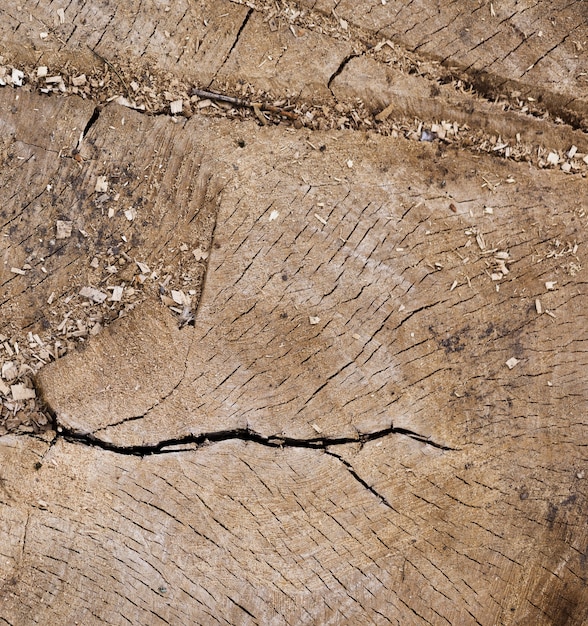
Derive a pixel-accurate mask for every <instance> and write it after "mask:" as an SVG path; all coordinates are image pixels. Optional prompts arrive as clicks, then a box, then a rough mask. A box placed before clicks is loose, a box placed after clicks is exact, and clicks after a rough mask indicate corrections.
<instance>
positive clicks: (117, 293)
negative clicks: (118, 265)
mask: <svg viewBox="0 0 588 626" xmlns="http://www.w3.org/2000/svg"><path fill="white" fill-rule="evenodd" d="M123 291H124V287H121V286H120V285H117V286H116V287H113V288H112V295H111V296H110V298H109V300H110V301H111V302H120V301H121V300H122V296H123Z"/></svg>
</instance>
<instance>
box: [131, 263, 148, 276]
mask: <svg viewBox="0 0 588 626" xmlns="http://www.w3.org/2000/svg"><path fill="white" fill-rule="evenodd" d="M135 263H136V264H137V267H138V268H139V271H140V272H141V273H142V274H150V273H151V270H150V269H149V266H148V265H147V264H146V263H142V262H141V261H135Z"/></svg>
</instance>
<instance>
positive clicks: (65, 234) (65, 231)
mask: <svg viewBox="0 0 588 626" xmlns="http://www.w3.org/2000/svg"><path fill="white" fill-rule="evenodd" d="M71 228H72V223H71V222H68V221H66V220H57V221H56V222H55V230H56V234H55V238H56V239H68V238H69V237H71Z"/></svg>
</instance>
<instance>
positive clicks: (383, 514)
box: [0, 0, 588, 626]
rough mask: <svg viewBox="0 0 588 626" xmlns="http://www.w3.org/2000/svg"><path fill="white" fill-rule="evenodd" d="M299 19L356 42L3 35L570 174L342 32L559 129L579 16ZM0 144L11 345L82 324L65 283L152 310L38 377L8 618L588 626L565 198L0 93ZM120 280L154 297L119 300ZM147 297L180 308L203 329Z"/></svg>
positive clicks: (478, 163)
mask: <svg viewBox="0 0 588 626" xmlns="http://www.w3.org/2000/svg"><path fill="white" fill-rule="evenodd" d="M297 4H298V6H300V7H302V6H305V7H309V6H313V7H314V9H316V11H318V12H323V13H325V14H330V15H331V16H332V17H333V19H334V20H337V21H338V20H339V19H340V18H343V19H345V20H348V27H349V31H350V32H349V33H348V37H342V38H341V39H335V37H334V36H333V37H331V36H329V35H328V34H327V31H325V32H321V31H320V29H319V28H316V29H314V30H313V29H312V28H311V27H310V25H309V24H308V21H307V23H306V25H307V26H308V30H305V29H303V28H300V27H299V25H298V22H296V21H295V20H294V22H293V30H292V29H290V28H289V26H290V23H289V21H288V20H287V19H285V18H284V15H286V14H280V15H281V17H279V19H276V20H275V21H274V22H272V24H270V23H269V21H270V15H271V11H273V10H274V9H273V7H269V5H268V6H265V5H264V6H263V7H261V6H260V7H259V8H258V9H251V7H248V6H244V5H239V4H237V3H235V2H228V1H222V2H216V3H214V2H190V3H188V2H176V3H170V4H169V7H167V5H163V4H161V3H157V2H130V3H125V4H124V5H122V4H118V5H117V4H112V3H109V2H106V1H98V2H88V1H86V2H83V1H79V2H72V3H70V4H69V5H68V6H67V7H66V8H65V13H64V16H65V19H64V20H63V24H61V23H60V20H59V19H58V18H59V16H58V14H57V7H56V6H55V5H54V4H53V3H47V2H40V3H32V2H23V3H21V4H19V6H21V7H22V9H18V8H16V7H14V6H7V5H4V6H1V7H0V16H1V17H2V18H3V19H2V20H0V35H1V41H2V43H1V44H0V45H1V46H2V48H1V49H0V54H2V55H6V56H7V62H10V63H16V62H17V61H18V62H22V63H26V64H28V67H35V66H37V65H39V64H45V65H50V66H52V67H51V69H53V68H55V69H56V71H61V70H62V69H63V70H64V72H65V67H66V64H69V65H68V67H69V68H73V69H75V70H76V71H77V70H79V71H88V72H90V71H91V69H92V67H93V66H95V65H100V64H102V62H99V60H98V58H97V57H96V55H94V54H93V53H91V52H90V51H89V49H88V48H87V45H90V46H92V47H95V48H96V50H97V51H98V52H99V53H100V54H104V56H105V57H107V58H108V59H111V60H112V62H113V63H116V66H117V67H119V68H120V71H121V72H123V74H124V76H126V77H127V78H128V77H129V76H139V75H143V74H146V73H153V74H157V75H158V80H159V81H160V82H159V83H157V84H158V85H160V87H161V89H162V90H163V89H166V85H168V84H169V85H177V84H179V83H182V84H183V86H182V89H184V87H185V86H186V84H187V83H192V82H195V83H200V84H201V85H206V86H208V85H211V86H212V87H214V88H217V89H223V88H224V87H225V86H226V85H229V87H231V88H236V87H239V86H240V85H241V83H243V82H247V83H248V88H250V89H253V90H263V91H270V92H272V93H273V94H275V96H276V97H280V98H288V97H290V96H296V97H297V98H300V99H303V100H305V101H306V103H310V104H312V105H316V104H322V103H327V105H328V106H329V107H331V106H332V105H334V104H335V103H337V102H338V103H339V104H343V105H344V106H342V107H340V108H341V111H344V110H345V106H349V105H350V103H352V102H354V101H355V99H356V98H357V97H360V98H362V99H363V100H364V101H365V103H366V104H367V105H368V107H377V106H380V105H382V106H385V105H387V104H388V103H389V101H390V99H394V98H396V99H397V100H396V101H397V104H398V113H399V114H402V115H407V114H408V115H415V116H417V117H421V118H423V119H436V120H439V119H458V120H460V121H462V123H466V124H471V123H475V122H476V121H477V123H480V124H482V123H485V124H486V126H485V128H486V129H487V130H488V131H489V132H492V133H496V134H503V135H504V136H509V137H511V136H512V135H515V136H516V134H517V133H520V134H522V135H523V138H528V140H529V141H530V142H531V143H533V144H543V145H545V146H546V147H552V146H553V144H554V143H555V144H556V147H557V148H559V149H561V150H564V149H568V148H569V144H571V143H574V144H576V145H577V146H579V147H580V150H583V149H584V148H583V147H582V146H584V144H583V143H582V141H585V138H584V136H583V135H582V134H580V132H579V131H578V130H576V131H574V130H572V128H571V126H565V127H562V128H558V127H557V126H555V125H553V124H550V123H548V122H545V121H544V120H537V119H533V120H532V121H529V119H528V118H525V117H523V116H520V115H518V114H515V113H513V112H508V113H505V114H504V115H501V113H500V112H499V111H498V110H497V107H496V106H493V105H491V104H490V103H486V102H483V101H481V100H475V99H474V97H473V96H472V95H467V94H464V95H462V96H457V95H456V92H455V90H453V91H452V88H450V87H449V86H447V87H444V86H442V85H439V84H438V83H437V81H435V80H432V79H431V78H430V77H427V78H425V77H420V76H418V77H417V76H408V75H407V74H405V73H402V72H401V71H400V69H399V68H395V69H391V68H387V67H386V65H385V64H384V63H383V62H382V59H381V58H379V60H377V59H376V58H372V57H370V56H368V54H367V53H365V42H363V41H361V40H360V38H359V36H358V35H357V34H356V33H355V32H353V29H354V28H355V26H358V27H361V28H362V29H363V31H362V33H361V36H362V37H363V36H365V37H366V38H367V39H369V40H370V41H371V40H372V39H374V40H375V39H377V38H393V39H394V41H397V42H400V43H401V44H402V45H403V46H405V47H407V48H410V49H412V50H415V51H416V53H417V54H422V55H423V56H422V57H421V58H425V57H427V56H430V57H434V58H437V59H440V60H442V61H443V62H444V63H445V64H446V65H448V66H459V68H460V69H461V70H462V71H464V72H466V74H467V75H468V76H470V77H471V78H472V80H474V79H475V84H476V86H477V88H478V89H483V90H485V92H486V93H487V94H489V95H496V94H498V93H500V92H501V90H510V89H518V90H520V91H521V92H522V94H523V95H524V96H527V95H532V96H537V95H540V96H541V97H542V98H544V102H545V105H546V107H547V108H548V109H549V111H550V112H551V113H552V114H554V113H557V112H559V113H561V114H565V116H566V119H567V120H568V121H569V122H571V123H572V124H573V125H575V126H577V127H580V128H581V127H585V122H584V121H583V116H585V111H586V108H585V107H586V93H585V89H584V87H585V85H584V82H583V73H582V72H583V69H582V63H583V57H582V54H583V51H582V50H581V49H580V48H579V47H578V46H577V45H575V44H574V41H576V37H577V41H578V43H579V44H580V47H581V46H582V45H583V38H584V34H583V33H584V32H585V28H586V27H585V23H584V21H583V18H584V17H585V16H584V12H585V6H584V5H583V4H582V3H579V2H572V3H570V4H568V5H564V4H563V3H551V4H550V6H549V7H546V5H545V3H537V4H535V5H533V4H525V5H523V4H521V3H512V2H510V3H506V4H505V3H500V4H499V3H493V4H492V5H490V4H489V3H486V4H479V5H477V6H476V7H474V8H472V6H471V5H470V4H468V5H467V6H466V5H465V3H445V4H442V3H437V4H435V3H423V2H418V1H417V0H415V1H414V2H412V3H401V2H395V1H393V0H388V2H387V4H386V5H383V4H381V3H380V2H378V3H376V2H375V0H374V2H370V3H368V2H362V3H349V2H344V1H342V2H339V3H336V4H334V3H330V2H326V1H324V2H323V1H322V0H321V1H319V2H312V1H311V0H308V2H300V3H297ZM292 6H295V5H292ZM166 7H167V8H169V11H167V10H166ZM333 9H334V10H335V15H334V16H333V14H332V10H333ZM492 12H494V13H496V15H492ZM313 15H314V16H316V15H317V14H313ZM29 16H31V17H29ZM391 16H392V17H391ZM312 17H313V16H311V18H312ZM482 17H483V18H484V20H482ZM552 18H553V19H552ZM309 19H310V18H309ZM490 27H491V28H490ZM341 30H342V31H345V32H346V33H347V29H344V28H343V26H341ZM519 30H520V31H521V32H522V35H521V33H520V32H519ZM539 30H541V31H542V35H541V36H539ZM41 31H46V32H48V37H46V38H45V39H41V38H40V37H39V32H41ZM187 37H189V39H186V38H187ZM345 39H347V40H345ZM571 45H573V47H572V48H570V46H571ZM356 50H359V52H356ZM574 50H575V51H576V53H577V58H575V57H574V54H575V53H574ZM317 51H320V53H317ZM352 52H353V54H351V53H352ZM356 54H357V56H354V55H356ZM313 56H314V58H313ZM270 57H271V58H270ZM311 61H312V62H311ZM2 63H4V61H2ZM531 64H533V67H532V68H531V69H528V70H525V71H523V70H524V69H525V68H526V67H529V66H530V65H531ZM562 67H564V68H565V69H566V70H569V72H568V73H567V74H566V73H562V70H561V68H562ZM558 68H559V69H558ZM109 70H112V68H109ZM68 71H70V70H68ZM72 71H73V70H72ZM127 71H128V72H129V74H128V75H127V74H125V72H127ZM133 72H135V73H133ZM362 77H366V78H367V77H371V78H370V81H371V82H370V84H369V85H362V84H361V82H362V81H361V79H362ZM560 77H561V80H560V81H559V83H558V84H555V81H556V78H557V79H559V78H560ZM364 82H365V81H364ZM154 84H155V83H154ZM433 87H435V88H436V89H437V90H438V91H435V94H437V95H434V96H431V98H429V99H427V93H429V94H431V93H433V92H432V91H431V89H432V88H433ZM158 88H159V87H158ZM164 100H165V97H164ZM478 106H479V107H480V110H474V109H475V107H478ZM472 107H474V109H472ZM374 110H376V108H374ZM460 115H462V116H463V117H459V116H460ZM304 119H305V120H306V118H304ZM308 119H309V118H308ZM526 121H528V122H529V123H528V128H525V122H526ZM0 129H2V131H4V130H5V131H6V132H2V133H0V149H1V152H0V154H1V157H2V163H1V164H2V167H1V168H0V181H1V182H2V202H3V204H2V208H1V211H0V215H2V216H3V217H2V223H1V224H2V226H1V229H0V230H1V233H0V234H1V235H2V239H1V241H2V244H1V245H2V247H1V252H2V258H3V265H2V266H0V289H1V292H0V296H1V303H2V304H1V306H0V325H1V326H0V331H2V332H8V330H6V331H5V329H9V328H10V327H11V325H12V326H13V327H14V328H19V329H21V330H22V329H23V328H24V329H27V330H29V329H30V330H36V329H37V328H38V327H39V325H41V324H43V323H44V322H45V323H49V325H51V323H50V322H51V320H49V321H47V320H46V316H48V315H53V312H56V313H57V312H59V315H64V314H65V313H66V312H67V310H68V307H71V308H72V310H76V311H80V310H81V309H82V307H81V304H80V302H79V300H80V299H79V298H78V296H77V294H78V291H79V287H80V286H82V285H86V284H88V285H89V284H91V285H96V286H98V287H100V288H104V289H106V288H107V286H108V285H110V284H111V283H112V282H113V279H112V276H115V277H116V281H117V283H119V282H120V283H123V282H124V284H125V286H131V285H135V286H136V289H137V291H138V292H140V293H141V298H138V299H137V300H136V301H133V302H128V303H127V304H129V306H128V307H127V306H126V305H125V303H124V302H123V305H121V308H117V306H116V305H115V304H113V305H112V307H113V308H112V309H109V311H110V313H109V314H108V315H110V316H111V317H113V318H114V317H116V316H117V315H118V311H119V310H121V311H122V312H123V317H122V319H119V320H116V321H112V322H113V323H111V325H110V326H109V327H108V328H106V329H104V330H102V331H101V332H100V333H99V334H97V335H96V336H95V337H88V338H84V339H87V340H86V341H85V342H84V343H82V344H81V345H83V346H84V348H82V349H80V350H77V351H73V350H72V351H70V353H69V354H68V355H67V356H66V357H65V358H64V359H61V360H59V361H57V362H56V363H53V364H52V365H51V366H48V367H46V368H44V369H43V370H41V373H40V375H39V377H38V379H37V381H36V383H37V390H38V391H39V393H41V394H42V396H43V399H44V400H45V401H46V402H47V403H48V407H47V408H48V410H49V411H50V413H51V415H52V416H53V418H54V421H55V424H54V426H55V432H50V433H46V434H45V435H37V436H18V437H17V436H6V437H2V438H0V558H1V559H2V561H3V567H2V568H0V622H1V623H5V624H10V625H11V626H21V625H22V626H24V625H25V624H27V625H28V624H31V623H39V624H44V623H47V624H53V623H76V622H77V623H80V624H81V623H84V624H129V623H131V624H160V623H167V624H188V623H197V624H208V623H210V624H215V623H225V624H227V623H228V624H255V623H259V624H317V623H318V624H361V623H370V624H371V623H374V624H390V623H392V624H403V625H404V624H432V625H437V624H466V625H467V624H483V625H484V626H486V625H487V626H491V625H494V624H504V625H506V626H510V625H513V626H514V624H533V625H535V624H538V625H545V626H547V625H548V624H549V625H551V624H558V625H559V624H566V625H578V626H579V625H582V624H584V623H586V621H588V612H587V609H586V607H587V606H588V592H587V586H586V579H587V576H588V571H587V568H588V531H587V529H586V524H585V519H586V513H587V511H588V503H587V486H586V485H587V483H586V473H585V471H586V470H585V466H586V453H585V447H586V446H585V439H586V436H585V433H586V418H585V416H586V409H587V408H588V407H587V406H586V405H587V397H588V388H587V383H586V380H585V376H583V375H582V374H583V371H584V369H585V367H586V354H587V349H586V344H587V341H588V335H587V330H586V328H587V325H586V281H585V279H584V274H585V271H584V269H583V267H582V266H583V265H584V264H585V261H584V247H585V241H586V237H585V233H586V227H587V225H588V224H587V221H586V207H585V196H586V181H585V178H582V176H581V175H570V176H568V175H565V174H564V173H563V172H560V171H545V170H537V169H535V168H534V167H533V166H532V165H530V164H517V163H513V162H512V161H508V160H502V159H497V158H493V157H491V156H487V155H479V154H473V153H471V152H469V151H467V150H464V149H460V148H458V147H457V146H449V145H447V144H444V143H442V142H438V141H436V142H426V141H423V142H415V141H408V140H407V139H405V138H404V137H402V136H396V137H384V136H382V135H379V134H377V133H376V132H359V131H355V132H352V131H347V132H333V131H330V132H317V131H311V130H310V129H305V128H301V129H294V128H287V127H285V126H284V125H280V126H277V125H268V126H264V127H259V126H257V125H256V124H255V123H253V122H251V121H248V122H243V121H240V120H229V119H225V120H222V119H213V118H211V117H206V116H200V115H194V116H193V117H192V118H191V119H189V120H185V119H184V118H181V119H172V118H170V117H168V116H166V115H145V114H140V113H138V112H134V111H130V110H129V109H125V108H122V107H120V106H118V105H116V104H114V103H111V104H107V105H106V106H104V107H99V108H96V103H94V102H89V101H84V100H82V99H81V98H80V99H74V98H66V99H57V98H56V97H55V96H50V97H41V96H40V95H38V94H33V93H29V92H28V91H26V89H22V90H12V88H5V89H3V90H0ZM81 130H84V133H85V136H84V137H83V139H82V141H81V144H80V145H79V155H78V154H77V152H78V141H79V138H80V132H81ZM541 132H543V133H545V135H544V136H541V135H538V134H537V133H541ZM525 133H527V135H525ZM397 134H398V133H397ZM552 142H553V143H552ZM77 156H79V158H75V157H77ZM19 157H22V158H19ZM98 176H105V177H106V179H107V181H108V184H109V190H108V193H107V194H106V195H107V196H108V197H107V198H102V199H101V200H99V199H98V198H99V194H97V193H95V183H96V180H97V177H98ZM49 187H50V188H49ZM117 195H118V197H117ZM115 198H116V199H115ZM130 207H132V208H134V209H135V210H136V211H137V213H136V216H135V218H134V219H133V220H129V219H127V217H126V216H125V214H124V211H125V210H126V209H128V208H130ZM109 209H114V214H113V215H112V216H109ZM57 219H68V220H70V221H72V223H73V225H74V235H73V236H72V237H71V238H69V239H65V240H58V241H57V242H55V241H54V227H55V221H56V220H57ZM82 231H83V232H82ZM84 233H85V234H84ZM123 236H124V238H125V239H126V241H125V239H123V238H122V237H123ZM52 241H53V243H51V242H52ZM194 248H200V250H201V251H208V252H209V253H210V255H209V257H208V259H207V260H206V263H203V262H201V261H202V259H201V260H200V261H198V260H197V258H196V257H195V256H194V255H193V254H192V249H194ZM496 252H500V253H508V259H506V260H507V261H508V263H507V264H503V265H502V266H501V264H500V263H499V262H498V261H499V259H496ZM123 253H124V254H123ZM94 258H97V259H98V268H96V267H94V266H93V265H90V262H92V263H93V259H94ZM502 260H503V261H504V259H502ZM135 261H141V262H144V263H146V264H148V265H149V267H150V269H151V270H152V271H153V272H155V275H149V276H147V277H146V278H145V285H144V286H143V287H142V288H141V287H140V286H139V285H138V284H137V280H138V278H137V274H138V271H137V267H136V263H135ZM25 263H28V264H29V265H30V266H31V269H27V270H26V272H25V275H24V276H21V275H19V274H17V275H15V274H14V273H12V272H10V268H11V267H13V266H19V267H20V266H21V265H24V264H25ZM43 267H44V268H45V270H46V273H45V272H44V271H43V269H42V268H43ZM108 267H110V268H112V267H115V269H116V268H118V269H117V271H116V272H113V273H112V276H110V277H109V276H107V275H106V274H107V273H108V272H110V271H112V270H108V272H107V268H108ZM501 267H502V269H504V270H508V271H504V272H502V271H501V272H500V273H501V275H500V276H498V277H497V271H500V270H501ZM205 269H206V273H205ZM493 274H495V276H494V277H493V276H492V275H493ZM168 277H169V279H168ZM133 281H134V282H133ZM160 283H161V284H160ZM170 288H178V289H180V288H181V289H184V290H186V291H188V290H189V289H192V291H193V292H194V293H193V294H192V295H193V307H192V312H193V313H194V314H195V320H194V326H193V327H192V326H190V325H186V326H183V327H182V328H179V327H178V326H179V324H178V317H177V316H174V315H172V314H171V313H170V312H169V310H168V308H167V307H165V306H164V305H163V304H162V303H161V302H160V300H159V296H160V295H162V294H161V292H163V295H166V294H169V291H170ZM51 293H54V294H55V298H56V301H57V303H59V307H56V308H51V310H47V308H46V306H45V302H46V301H47V299H48V296H49V295H50V294H51ZM200 293H202V296H201V298H200ZM68 298H71V299H69V300H68ZM537 301H538V302H539V304H537ZM109 306H110V305H109ZM87 308H88V309H91V310H94V308H95V307H92V306H89V307H87ZM80 315H81V314H80ZM513 358H514V359H515V360H516V363H515V364H514V366H513V367H512V369H511V368H509V367H508V366H507V361H509V360H510V359H513ZM510 363H511V365H512V364H513V362H512V361H511V362H510Z"/></svg>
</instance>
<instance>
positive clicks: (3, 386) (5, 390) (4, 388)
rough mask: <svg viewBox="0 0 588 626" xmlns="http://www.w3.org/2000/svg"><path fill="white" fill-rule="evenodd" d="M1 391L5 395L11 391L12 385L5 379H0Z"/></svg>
mask: <svg viewBox="0 0 588 626" xmlns="http://www.w3.org/2000/svg"><path fill="white" fill-rule="evenodd" d="M0 393H1V394H2V395H3V396H5V397H8V394H9V393H10V387H9V386H8V385H7V384H6V383H5V382H4V381H3V380H0Z"/></svg>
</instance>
